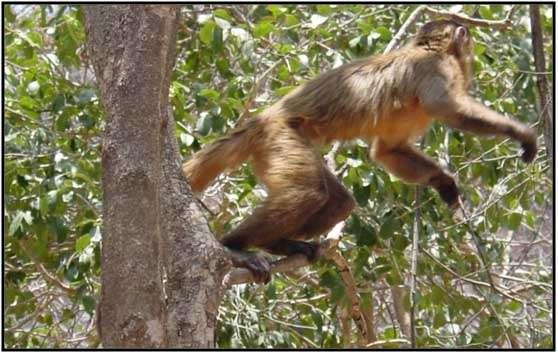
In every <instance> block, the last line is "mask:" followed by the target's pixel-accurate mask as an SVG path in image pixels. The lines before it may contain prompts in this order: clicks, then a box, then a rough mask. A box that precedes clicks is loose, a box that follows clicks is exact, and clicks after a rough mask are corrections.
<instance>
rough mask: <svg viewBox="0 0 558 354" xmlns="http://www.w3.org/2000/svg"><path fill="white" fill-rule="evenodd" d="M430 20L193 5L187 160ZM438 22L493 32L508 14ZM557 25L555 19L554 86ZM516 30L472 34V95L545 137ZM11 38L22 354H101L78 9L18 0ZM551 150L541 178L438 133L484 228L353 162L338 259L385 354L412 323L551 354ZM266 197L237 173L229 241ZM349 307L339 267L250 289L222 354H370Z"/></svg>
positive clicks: (445, 337) (184, 99) (95, 208)
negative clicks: (325, 74) (357, 352)
mask: <svg viewBox="0 0 558 354" xmlns="http://www.w3.org/2000/svg"><path fill="white" fill-rule="evenodd" d="M414 8H416V5H366V4H360V5H315V4H314V5H305V6H295V5H266V4H260V5H232V6H228V5H217V4H215V5H186V6H184V11H183V19H182V26H181V28H180V31H179V44H178V56H177V60H176V65H175V72H174V78H173V81H172V83H171V101H172V105H173V109H174V115H175V118H176V121H177V126H176V136H177V139H178V141H179V143H180V145H181V149H182V152H183V156H185V157H187V156H188V155H189V154H191V153H192V152H194V151H196V150H198V149H199V148H200V147H201V146H203V145H204V144H206V143H209V142H211V141H212V140H214V139H215V138H216V137H218V136H220V135H222V134H223V133H224V132H225V131H226V130H227V129H228V128H230V127H232V126H234V125H235V122H236V121H237V119H238V118H239V117H243V119H244V117H249V116H251V115H252V114H253V113H254V112H257V111H258V110H260V109H262V108H263V107H265V106H266V105H268V104H271V103H272V102H274V101H275V100H277V99H278V98H279V97H281V96H283V95H285V94H286V93H287V92H288V91H289V90H290V89H292V88H293V87H295V86H297V85H298V84H300V83H301V82H304V80H307V79H308V78H311V77H312V76H314V75H316V74H318V73H319V72H321V71H324V70H327V69H329V68H332V67H335V66H338V65H340V64H341V63H344V62H346V61H349V60H351V59H354V58H357V57H361V56H365V55H370V54H375V53H381V52H382V51H383V49H384V48H385V46H386V45H387V43H389V41H390V40H391V39H392V37H393V36H394V34H395V33H396V32H397V30H398V29H399V28H400V27H401V24H402V23H403V22H404V21H405V19H406V18H407V17H408V15H409V14H410V13H411V12H412V11H413V10H414ZM439 8H440V9H446V10H451V11H454V12H459V13H463V14H468V15H470V16H474V17H479V18H483V19H495V20H498V19H503V18H505V15H506V14H507V11H508V10H509V6H507V5H478V4H469V5H463V6H461V5H453V6H451V7H439ZM552 10H553V9H552V7H551V6H550V5H546V6H541V15H542V20H543V35H544V38H545V55H546V56H547V63H549V64H548V65H549V68H548V70H547V71H548V73H546V75H548V76H547V77H548V79H549V80H553V76H552V72H553V67H551V66H552V63H553V61H552V60H550V59H551V58H552V54H553V53H552V48H553V42H552V41H553V31H552V29H553V17H552V14H553V13H552ZM428 19H429V18H428V17H427V16H422V17H421V18H420V19H419V21H418V24H419V25H420V24H421V23H424V22H425V21H427V20H428ZM512 20H513V22H514V26H512V27H511V28H510V29H509V30H507V31H496V30H491V29H486V28H474V29H473V30H472V33H473V36H474V40H475V47H474V52H475V55H476V61H475V66H474V77H475V85H474V87H473V90H474V92H475V93H476V95H477V96H478V97H479V99H480V100H481V101H482V102H483V103H485V104H486V105H488V106H490V107H492V108H494V109H495V110H498V111H500V112H505V113H506V114H509V115H513V116H515V117H517V118H518V119H520V120H522V121H524V122H528V123H529V124H531V125H534V126H537V127H540V125H541V120H540V114H539V112H540V107H538V106H537V105H536V102H537V100H536V95H537V93H536V88H535V79H536V74H535V73H534V72H533V71H534V69H533V68H534V65H533V54H532V53H533V50H532V47H531V40H530V26H529V16H528V7H527V6H526V5H525V6H520V7H519V9H518V10H517V11H516V12H515V14H514V16H513V18H512ZM4 25H5V27H4V41H5V46H4V56H5V57H4V65H5V66H4V70H5V76H4V89H5V91H4V92H5V98H4V99H5V100H4V113H5V120H4V125H3V127H4V164H5V165H4V185H3V186H4V225H5V228H4V234H3V237H4V274H3V275H4V290H3V291H4V308H3V310H4V335H5V337H4V341H5V342H4V345H5V346H6V347H8V348H44V347H95V346H97V345H98V339H97V336H96V332H95V326H94V323H93V322H94V321H93V318H94V313H95V303H96V298H97V295H98V291H99V274H100V268H99V266H100V264H99V259H100V258H99V254H100V246H101V241H102V234H101V231H102V230H101V224H102V215H101V210H102V208H101V205H102V196H101V193H100V168H101V166H100V151H101V150H100V146H101V145H100V144H101V136H102V130H103V116H102V110H101V107H100V106H99V101H98V98H97V93H96V88H95V83H94V80H93V75H92V69H91V68H90V67H89V63H88V60H87V55H86V52H85V48H84V36H85V34H84V28H83V24H82V21H81V14H80V10H79V8H77V7H72V6H69V5H40V6H39V5H4ZM411 35H412V33H408V34H407V36H411ZM539 142H540V144H541V149H539V154H538V157H537V159H536V161H535V163H534V164H531V165H525V164H522V163H521V162H520V161H519V160H518V158H517V154H518V150H517V149H518V148H517V146H516V145H515V144H513V143H511V142H508V141H505V140H501V139H488V138H487V139H479V138H476V137H473V136H471V135H467V134H462V133H459V132H455V131H450V130H449V129H446V128H443V127H441V126H438V125H434V126H433V129H431V131H430V132H429V133H428V134H427V136H426V137H425V138H424V141H423V142H422V145H423V149H424V151H426V152H427V153H428V154H429V155H431V156H433V157H434V158H435V159H437V160H439V161H441V162H442V163H443V164H445V165H446V166H447V168H448V169H450V170H451V171H453V172H454V173H455V174H456V176H457V179H458V181H459V185H460V188H461V190H462V192H463V195H464V197H465V199H466V205H467V208H468V210H469V214H470V216H471V220H469V222H467V223H463V224H459V223H456V222H455V221H453V220H452V218H451V215H450V213H449V212H448V210H447V208H446V207H445V206H444V205H443V203H442V201H441V200H440V199H439V198H438V197H437V196H436V194H435V193H434V192H433V191H432V190H429V189H424V190H422V191H421V193H420V196H419V197H418V198H417V194H416V190H415V188H414V187H412V186H408V185H406V184H404V183H402V182H401V181H399V180H398V179H397V178H395V177H393V176H390V175H388V174H387V173H386V172H384V171H383V170H381V169H380V168H378V167H376V166H374V165H373V164H371V163H369V162H368V158H367V148H366V144H365V143H364V142H363V141H354V142H351V143H347V144H343V145H341V146H336V147H335V150H336V155H335V157H334V158H333V160H332V161H333V162H334V165H335V166H334V169H335V171H336V173H337V175H338V176H339V178H340V179H341V180H343V182H344V184H345V185H346V186H348V187H349V188H350V189H351V190H352V192H353V193H354V195H355V197H356V199H357V201H358V209H357V210H356V211H355V212H354V213H353V215H352V216H351V217H350V218H349V219H348V221H347V225H346V227H345V229H344V235H343V237H342V241H341V243H340V250H341V253H342V255H343V257H344V258H345V259H347V261H348V262H349V264H350V270H351V272H352V275H353V277H354V279H355V281H356V285H357V289H358V295H359V297H360V307H361V310H362V311H363V312H366V313H367V314H368V315H369V316H371V317H372V318H373V322H372V323H373V331H374V336H375V340H376V342H377V344H378V345H380V344H381V345H383V346H384V347H401V346H406V345H408V344H409V333H410V332H409V329H410V327H409V326H412V329H414V330H415V331H416V345H417V346H418V347H461V348H492V347H509V346H517V347H531V348H550V347H552V346H553V343H552V338H553V337H552V313H553V311H554V309H553V308H552V304H553V300H552V297H553V294H552V279H553V274H552V263H551V259H552V256H553V253H552V252H553V247H552V246H553V245H552V226H551V225H552V220H551V216H552V207H553V196H552V193H553V185H552V166H551V164H550V163H549V160H548V159H547V156H546V154H545V151H544V148H543V147H542V145H543V144H544V141H543V139H542V138H541V139H539ZM330 149H331V146H327V147H324V154H326V153H328V152H329V150H330ZM264 196H265V191H264V190H263V189H262V188H261V187H259V186H258V185H257V182H256V180H255V179H254V177H253V175H252V174H251V172H250V169H249V166H243V167H242V168H241V169H240V170H238V171H235V172H233V173H231V174H229V175H227V176H221V177H220V178H219V179H218V181H217V182H216V183H215V184H214V185H213V186H212V187H211V188H210V189H209V190H208V191H207V192H206V193H205V195H204V196H203V201H204V204H205V205H206V206H207V208H208V216H209V217H210V220H211V226H212V228H213V230H214V231H215V233H216V235H217V236H220V235H222V234H223V233H225V232H226V231H227V230H229V229H230V228H231V226H233V225H235V224H236V223H237V222H238V221H239V220H241V219H242V218H244V217H245V216H246V215H247V214H248V213H249V212H250V210H252V208H253V207H254V205H255V204H256V203H257V202H258V201H259V200H261V199H262V198H263V197H264ZM417 202H418V205H420V215H416V214H415V209H416V208H415V205H417ZM417 216H418V217H417ZM415 217H416V221H415ZM415 225H416V227H415ZM472 228H474V229H475V230H476V234H477V236H479V240H480V242H479V244H478V247H479V248H480V249H481V250H482V251H483V252H482V254H483V258H484V261H483V259H482V258H481V257H479V254H478V251H477V244H476V242H475V240H477V239H476V238H475V237H472V236H471V233H470V230H472ZM414 230H416V232H418V236H419V247H420V251H419V253H418V255H417V259H418V264H417V270H416V274H415V275H413V274H411V272H410V270H411V259H412V257H411V254H410V250H411V247H410V245H411V242H412V235H413V232H414ZM473 236H474V235H473ZM479 240H477V241H479ZM483 264H488V265H489V267H488V269H487V268H485V267H484V266H483ZM487 271H489V272H491V273H492V277H490V278H489V277H488V276H487ZM413 282H415V288H416V289H415V295H414V297H413V299H414V301H413V302H414V305H413V306H412V308H411V306H410V302H411V301H410V299H409V295H408V294H409V292H408V290H407V289H408V288H409V286H410V284H412V283H413ZM350 310H351V309H350V302H349V300H348V296H347V291H346V288H345V286H344V283H343V281H342V280H341V276H340V272H339V269H338V268H337V267H336V266H335V265H334V264H333V263H330V262H324V261H322V262H319V263H318V264H317V265H315V266H313V267H311V268H308V269H302V270H300V271H297V272H292V273H289V274H284V275H277V276H274V278H273V280H272V282H271V283H269V284H267V285H265V286H264V285H255V284H249V285H237V286H234V287H233V288H232V289H231V290H229V291H228V293H227V295H226V297H225V300H224V301H223V303H222V306H221V308H220V313H219V326H218V328H219V330H218V333H217V345H218V346H219V347H221V348H229V347H235V348H239V347H289V348H320V347H347V346H350V345H351V344H353V343H356V341H357V338H356V330H355V328H354V324H353V323H352V322H351V317H350ZM411 310H412V311H411ZM411 312H412V314H413V317H414V319H413V320H412V321H409V317H410V315H411Z"/></svg>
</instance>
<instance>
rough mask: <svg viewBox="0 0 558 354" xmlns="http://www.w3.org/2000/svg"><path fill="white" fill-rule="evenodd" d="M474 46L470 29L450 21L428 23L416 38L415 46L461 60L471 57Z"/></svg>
mask: <svg viewBox="0 0 558 354" xmlns="http://www.w3.org/2000/svg"><path fill="white" fill-rule="evenodd" d="M472 44H473V43H472V40H471V36H470V34H469V29H468V28H467V27H466V26H464V25H462V24H460V23H457V22H455V21H450V20H438V21H431V22H427V23H426V24H425V25H424V26H422V27H421V29H420V30H419V32H418V34H417V36H416V37H415V45H417V46H421V47H425V48H427V49H430V50H436V51H442V52H445V53H447V54H451V55H455V56H456V57H457V58H458V59H459V60H467V59H468V58H469V57H470V55H471V49H472Z"/></svg>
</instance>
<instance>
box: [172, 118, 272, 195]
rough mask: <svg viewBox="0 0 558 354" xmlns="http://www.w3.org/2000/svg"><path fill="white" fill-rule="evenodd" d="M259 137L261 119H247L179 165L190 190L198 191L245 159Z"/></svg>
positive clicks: (252, 150)
mask: <svg viewBox="0 0 558 354" xmlns="http://www.w3.org/2000/svg"><path fill="white" fill-rule="evenodd" d="M261 135H262V123H261V121H260V119H258V118H255V119H250V120H248V121H246V122H244V123H242V124H241V125H240V126H238V127H236V128H234V129H233V130H232V131H231V132H230V133H229V134H228V135H227V136H225V137H222V138H219V139H217V140H216V141H215V142H213V143H212V144H211V145H209V146H206V147H204V148H203V149H202V150H200V151H198V152H197V153H195V154H194V155H193V156H192V157H191V158H190V160H188V161H187V162H186V163H184V164H183V165H182V173H183V174H184V177H186V179H187V180H188V182H189V183H190V187H192V191H194V192H201V191H202V190H204V188H205V187H207V185H208V184H209V183H211V181H213V179H215V177H217V176H218V175H219V174H220V173H221V172H223V171H224V170H225V169H227V168H233V167H236V166H238V165H240V164H241V163H242V162H243V161H245V160H246V159H248V158H249V157H250V155H251V154H252V153H253V152H254V147H255V146H256V141H257V140H258V138H261Z"/></svg>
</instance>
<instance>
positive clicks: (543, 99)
mask: <svg viewBox="0 0 558 354" xmlns="http://www.w3.org/2000/svg"><path fill="white" fill-rule="evenodd" d="M539 8H540V5H538V4H531V5H529V16H530V18H531V42H532V43H533V54H534V57H535V70H536V71H537V91H538V94H539V106H540V111H541V114H542V122H543V124H542V125H543V134H544V140H545V146H546V154H547V157H548V160H549V161H550V163H552V157H553V156H552V154H553V151H554V122H553V116H552V108H553V107H554V104H553V102H552V94H551V91H550V88H549V84H548V81H547V79H546V76H545V75H546V74H545V72H546V63H545V59H544V41H543V34H542V28H541V14H540V9H539Z"/></svg>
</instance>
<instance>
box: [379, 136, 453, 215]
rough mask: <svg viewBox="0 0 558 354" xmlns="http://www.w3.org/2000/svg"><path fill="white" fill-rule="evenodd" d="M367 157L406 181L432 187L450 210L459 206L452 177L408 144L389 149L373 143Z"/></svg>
mask: <svg viewBox="0 0 558 354" xmlns="http://www.w3.org/2000/svg"><path fill="white" fill-rule="evenodd" d="M371 157H372V159H374V160H375V161H377V162H378V163H379V164H380V165H382V166H383V167H384V168H385V169H386V170H387V171H389V172H391V173H392V174H394V175H396V176H397V177H399V178H401V179H403V180H404V181H406V182H409V183H417V184H422V185H427V186H431V187H433V188H435V189H436V191H437V192H438V193H439V194H440V197H441V198H442V199H443V200H444V202H446V203H447V204H448V205H449V206H450V207H451V208H457V207H458V206H459V191H458V189H457V185H456V184H455V181H454V179H453V177H451V176H450V175H449V174H448V173H447V172H445V171H444V170H443V169H442V168H441V167H440V166H438V165H437V164H436V163H435V162H434V161H433V160H432V159H430V158H429V157H427V156H426V155H424V154H422V153H421V152H419V151H416V150H415V149H413V148H412V147H410V146H408V145H397V146H389V145H387V144H385V143H383V142H382V141H381V140H376V141H375V142H374V145H373V147H372V150H371Z"/></svg>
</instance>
